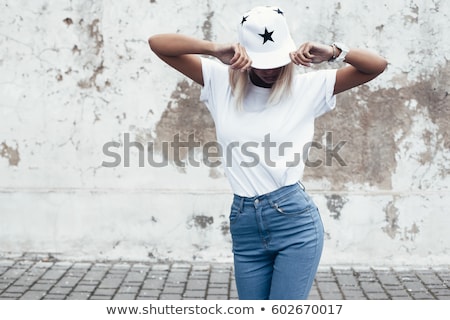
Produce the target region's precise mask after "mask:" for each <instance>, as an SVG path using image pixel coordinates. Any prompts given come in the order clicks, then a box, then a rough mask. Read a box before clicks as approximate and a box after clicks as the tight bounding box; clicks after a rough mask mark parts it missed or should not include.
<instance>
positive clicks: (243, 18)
mask: <svg viewBox="0 0 450 320" xmlns="http://www.w3.org/2000/svg"><path fill="white" fill-rule="evenodd" d="M247 18H248V16H246V17H242V21H241V25H243V24H244V22H246V21H247Z"/></svg>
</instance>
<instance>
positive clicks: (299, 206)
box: [270, 190, 315, 216]
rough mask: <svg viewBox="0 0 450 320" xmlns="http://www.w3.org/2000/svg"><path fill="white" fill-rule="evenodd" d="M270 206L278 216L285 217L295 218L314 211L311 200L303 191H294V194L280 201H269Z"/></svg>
mask: <svg viewBox="0 0 450 320" xmlns="http://www.w3.org/2000/svg"><path fill="white" fill-rule="evenodd" d="M270 205H271V206H272V208H273V209H275V210H276V211H277V212H278V213H279V214H282V215H286V216H295V215H299V214H302V213H305V212H307V211H309V210H311V209H315V205H314V203H313V202H312V200H311V198H310V197H309V196H308V195H307V194H306V193H305V192H304V191H300V190H295V192H292V193H290V194H288V195H286V196H284V197H281V198H280V199H276V200H274V201H270Z"/></svg>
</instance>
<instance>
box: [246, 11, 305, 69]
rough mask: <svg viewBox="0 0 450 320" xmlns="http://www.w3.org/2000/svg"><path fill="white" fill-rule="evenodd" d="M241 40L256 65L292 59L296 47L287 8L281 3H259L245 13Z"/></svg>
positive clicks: (261, 66)
mask: <svg viewBox="0 0 450 320" xmlns="http://www.w3.org/2000/svg"><path fill="white" fill-rule="evenodd" d="M238 28H239V31H238V33H239V43H240V44H241V45H242V46H243V47H244V48H245V50H246V51H247V54H248V55H249V57H250V59H252V67H253V68H257V69H272V68H278V67H282V66H284V65H287V64H288V63H290V62H291V58H290V56H289V53H290V52H292V51H295V50H296V48H297V47H296V45H295V43H294V40H292V37H291V34H290V32H289V27H288V25H287V22H286V18H285V17H284V12H283V11H282V10H281V9H280V8H279V7H270V6H267V7H255V8H253V9H251V10H250V11H248V12H247V13H245V14H244V15H243V17H242V20H241V22H240V25H239V27H238Z"/></svg>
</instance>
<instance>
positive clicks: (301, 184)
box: [297, 180, 306, 191]
mask: <svg viewBox="0 0 450 320" xmlns="http://www.w3.org/2000/svg"><path fill="white" fill-rule="evenodd" d="M297 183H298V185H299V186H300V188H302V190H303V191H305V189H306V188H305V186H304V185H303V183H301V182H300V180H298V181H297Z"/></svg>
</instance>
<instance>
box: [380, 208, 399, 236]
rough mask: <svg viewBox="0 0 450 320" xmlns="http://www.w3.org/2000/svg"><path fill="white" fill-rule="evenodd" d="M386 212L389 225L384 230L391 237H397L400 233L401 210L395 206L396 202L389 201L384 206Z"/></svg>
mask: <svg viewBox="0 0 450 320" xmlns="http://www.w3.org/2000/svg"><path fill="white" fill-rule="evenodd" d="M384 212H385V214H386V222H387V225H386V226H385V227H383V228H382V230H383V231H384V232H385V233H386V234H387V235H388V236H389V237H390V238H391V239H395V237H396V235H398V234H400V233H401V232H400V231H399V229H400V227H399V225H398V217H399V215H400V213H399V210H398V209H397V208H396V207H395V205H394V202H392V201H391V202H389V203H388V204H387V206H386V207H385V208H384Z"/></svg>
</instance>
